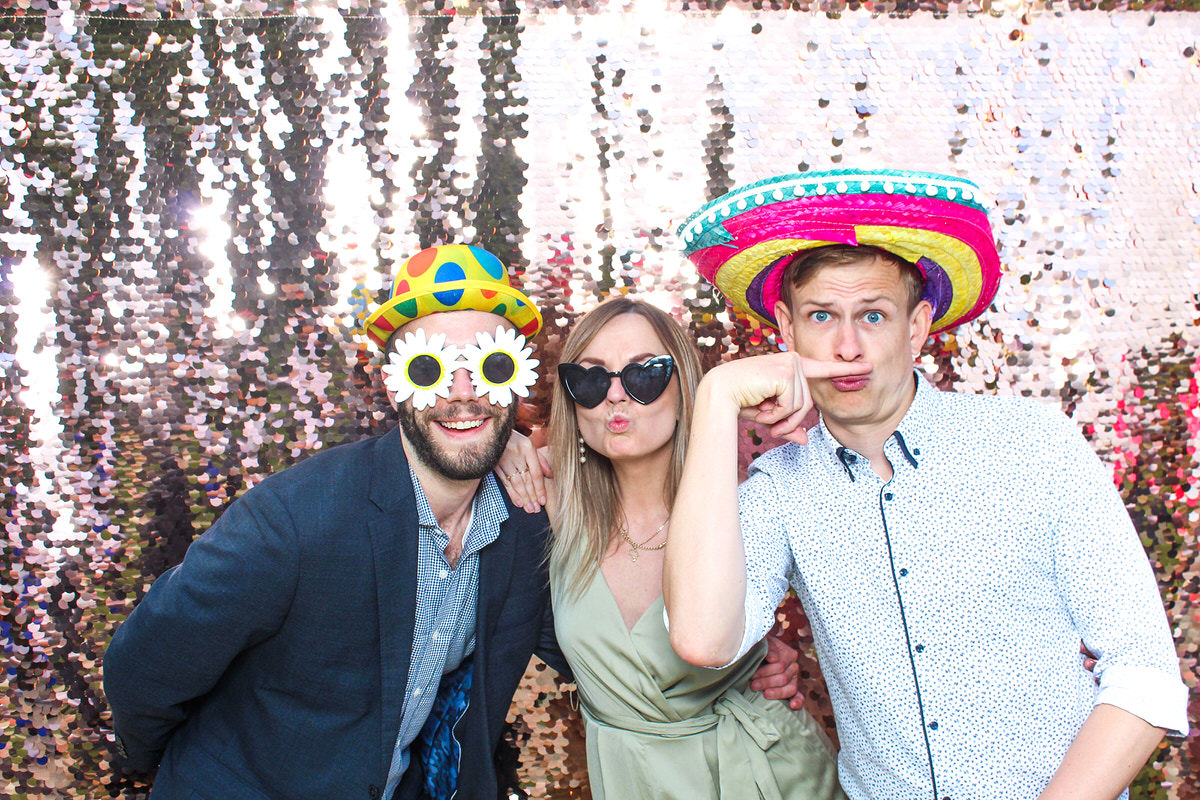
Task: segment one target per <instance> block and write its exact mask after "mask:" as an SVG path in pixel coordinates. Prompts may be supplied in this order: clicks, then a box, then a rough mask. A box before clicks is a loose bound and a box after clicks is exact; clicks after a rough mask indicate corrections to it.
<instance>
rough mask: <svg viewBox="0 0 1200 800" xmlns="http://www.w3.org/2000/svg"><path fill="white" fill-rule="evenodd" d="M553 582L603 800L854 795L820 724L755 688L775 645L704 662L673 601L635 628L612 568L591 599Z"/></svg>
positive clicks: (588, 593) (557, 619)
mask: <svg viewBox="0 0 1200 800" xmlns="http://www.w3.org/2000/svg"><path fill="white" fill-rule="evenodd" d="M551 588H552V590H553V597H554V627H555V631H556V633H557V635H558V642H559V646H560V647H561V648H562V651H563V653H564V654H565V655H566V657H567V661H568V662H569V663H570V664H571V669H572V671H574V673H575V680H576V682H577V684H578V686H579V699H580V708H581V710H582V711H583V716H584V719H585V722H586V736H587V757H588V779H589V782H590V783H591V787H592V796H593V797H594V798H595V800H635V799H636V798H654V800H671V799H673V798H677V799H678V800H707V799H708V798H712V800H717V798H725V800H743V799H749V800H753V798H763V800H784V798H787V800H792V799H793V798H794V799H795V800H832V799H833V798H842V796H843V795H842V793H841V789H840V788H839V787H838V782H837V766H836V762H835V757H834V754H833V751H832V748H831V747H830V744H829V741H828V739H827V738H826V736H825V734H824V732H823V731H822V730H821V729H820V728H819V726H818V725H817V723H816V721H814V720H813V718H812V717H811V716H809V714H808V713H807V712H804V711H792V710H791V708H790V707H789V706H788V704H787V701H786V700H768V699H766V698H764V697H763V696H762V695H761V694H760V693H758V692H754V691H751V690H750V688H749V684H750V676H751V675H752V674H753V673H754V671H755V670H756V669H757V668H758V665H759V662H761V661H762V659H763V656H764V655H765V654H766V645H765V644H762V643H760V644H759V645H758V646H757V647H755V648H754V649H752V650H751V651H750V652H749V653H747V654H746V656H745V657H743V658H742V659H741V660H739V661H738V662H736V663H734V664H732V665H730V666H728V667H725V668H724V669H719V670H716V669H705V668H703V667H693V666H691V665H690V664H688V663H687V662H685V661H683V660H682V659H681V658H679V657H678V656H677V655H675V651H673V650H672V649H671V644H670V641H669V639H668V636H667V629H666V626H665V625H664V623H663V601H662V598H661V597H659V599H658V600H656V601H655V602H653V603H651V604H650V607H649V608H648V609H646V612H645V613H644V614H643V615H642V617H641V619H639V620H638V621H637V623H636V624H635V625H634V626H633V629H632V630H630V629H627V628H626V627H625V622H624V620H623V619H622V618H621V612H620V609H619V608H618V607H617V601H616V598H615V597H614V596H613V594H612V592H611V591H610V589H609V586H608V582H607V581H605V579H604V575H603V573H600V572H597V574H596V576H595V578H594V579H593V580H592V581H591V582H590V583H589V584H588V586H587V588H586V589H585V590H584V591H583V593H582V594H581V595H580V594H577V595H567V594H566V593H565V592H563V591H562V587H561V581H558V580H555V579H554V578H553V577H552V578H551Z"/></svg>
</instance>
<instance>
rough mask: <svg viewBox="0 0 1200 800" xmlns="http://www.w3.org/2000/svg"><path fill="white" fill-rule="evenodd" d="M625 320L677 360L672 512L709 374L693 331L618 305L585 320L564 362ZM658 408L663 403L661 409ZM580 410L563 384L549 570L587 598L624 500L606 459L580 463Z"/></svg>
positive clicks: (557, 413)
mask: <svg viewBox="0 0 1200 800" xmlns="http://www.w3.org/2000/svg"><path fill="white" fill-rule="evenodd" d="M622 314H637V315H638V316H640V317H642V318H643V319H645V320H646V321H647V322H649V323H650V326H651V327H652V328H653V329H654V332H655V334H656V335H657V336H658V338H659V339H660V340H661V341H662V343H663V345H664V346H665V347H666V348H667V353H668V354H670V355H671V356H672V357H673V358H674V359H675V374H676V375H677V376H679V389H680V392H679V419H678V421H677V422H676V424H675V433H674V435H673V436H672V438H671V461H670V467H669V469H668V471H667V478H666V480H665V481H664V483H663V500H664V501H665V502H666V504H667V507H668V508H669V507H670V506H671V504H672V503H673V502H674V501H675V492H676V490H677V489H678V488H679V481H680V479H681V477H682V475H683V459H684V455H685V453H686V450H687V437H688V431H689V430H690V429H691V425H692V405H693V402H694V400H695V397H696V385H697V384H699V383H700V376H701V374H702V370H701V367H700V356H699V355H698V354H697V352H696V346H695V344H694V343H693V342H692V340H691V337H690V336H689V334H688V333H687V331H686V330H684V328H683V327H682V326H681V325H680V324H679V323H678V322H676V321H675V320H674V319H672V318H671V316H670V315H668V314H667V313H666V312H664V311H661V310H659V309H658V308H655V307H654V306H652V305H649V304H647V303H643V302H641V301H640V300H632V299H630V298H628V297H615V298H612V299H610V300H607V301H605V302H603V303H601V304H600V305H598V306H596V307H595V308H594V309H592V310H591V311H589V312H588V313H587V314H584V315H583V317H581V318H580V319H579V321H578V322H576V323H575V326H574V327H573V328H572V329H571V332H570V334H568V335H567V339H566V341H565V342H564V343H563V349H562V354H561V356H560V360H562V361H571V362H574V361H577V360H578V359H579V358H580V356H581V355H582V354H583V352H584V350H585V349H586V348H587V346H588V345H589V344H590V343H591V341H592V339H594V338H595V337H596V334H598V333H599V332H600V329H601V328H603V327H604V326H605V325H607V324H608V323H609V322H610V321H612V320H613V319H614V318H616V317H618V316H620V315H622ZM656 402H657V401H656ZM575 412H576V407H575V403H574V402H573V401H572V400H571V397H570V395H568V394H567V390H566V388H565V387H564V386H563V385H562V382H561V381H558V382H557V383H556V384H555V386H554V394H553V397H552V399H551V401H550V423H549V428H548V430H549V445H550V462H551V465H552V466H553V468H554V483H555V499H556V500H557V505H556V510H555V514H554V517H553V519H551V526H552V528H553V531H554V535H553V537H552V538H551V544H550V567H551V569H552V570H553V571H554V572H555V573H556V574H558V575H560V576H561V580H562V581H563V586H564V587H565V589H566V591H567V592H568V593H572V594H578V593H579V592H582V591H583V590H584V589H585V588H586V587H587V585H588V583H589V582H590V581H591V580H592V578H594V577H595V575H596V570H598V569H599V568H600V562H601V561H602V560H603V559H604V553H605V551H606V550H607V549H608V544H609V540H610V539H611V537H612V535H613V533H614V532H615V531H616V530H617V527H618V526H619V524H620V516H621V498H620V494H619V492H618V488H617V480H616V475H615V474H614V472H613V468H612V464H611V462H609V460H608V459H607V458H605V457H604V456H602V455H600V454H599V453H597V452H596V451H594V450H592V449H591V448H589V447H587V446H586V445H584V447H585V448H586V453H587V460H586V463H580V461H579V447H580V441H579V422H578V420H577V418H576V416H575Z"/></svg>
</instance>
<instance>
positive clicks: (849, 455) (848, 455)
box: [846, 453, 858, 464]
mask: <svg viewBox="0 0 1200 800" xmlns="http://www.w3.org/2000/svg"><path fill="white" fill-rule="evenodd" d="M846 460H847V461H849V462H850V463H851V464H853V463H854V462H856V461H858V456H856V455H854V453H846Z"/></svg>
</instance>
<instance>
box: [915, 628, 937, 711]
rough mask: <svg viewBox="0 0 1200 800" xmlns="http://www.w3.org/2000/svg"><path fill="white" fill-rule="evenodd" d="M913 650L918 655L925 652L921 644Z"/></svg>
mask: <svg viewBox="0 0 1200 800" xmlns="http://www.w3.org/2000/svg"><path fill="white" fill-rule="evenodd" d="M914 649H915V650H916V651H917V652H918V653H924V652H925V645H923V644H919V645H917V646H916V647H915V648H914ZM934 724H935V725H936V724H937V723H934Z"/></svg>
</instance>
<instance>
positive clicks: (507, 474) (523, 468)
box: [496, 431, 553, 514]
mask: <svg viewBox="0 0 1200 800" xmlns="http://www.w3.org/2000/svg"><path fill="white" fill-rule="evenodd" d="M552 475H553V472H552V471H551V469H550V460H549V458H548V456H547V452H546V448H544V447H543V448H541V449H540V450H539V449H538V448H537V447H535V446H534V444H533V440H531V439H530V438H529V437H528V436H525V435H523V434H521V433H518V432H517V431H513V433H512V436H511V437H509V440H508V445H507V446H506V447H505V448H504V452H503V453H502V454H501V456H500V461H499V462H498V463H497V464H496V478H497V479H498V480H499V481H500V483H501V485H502V486H504V489H505V491H507V492H508V496H509V498H510V499H511V500H512V501H513V503H515V504H516V505H518V506H520V507H521V508H523V509H525V510H526V511H528V512H529V513H530V514H536V513H537V512H538V511H541V510H542V507H543V506H545V505H546V493H547V481H546V479H547V478H550V477H551V476H552Z"/></svg>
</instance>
